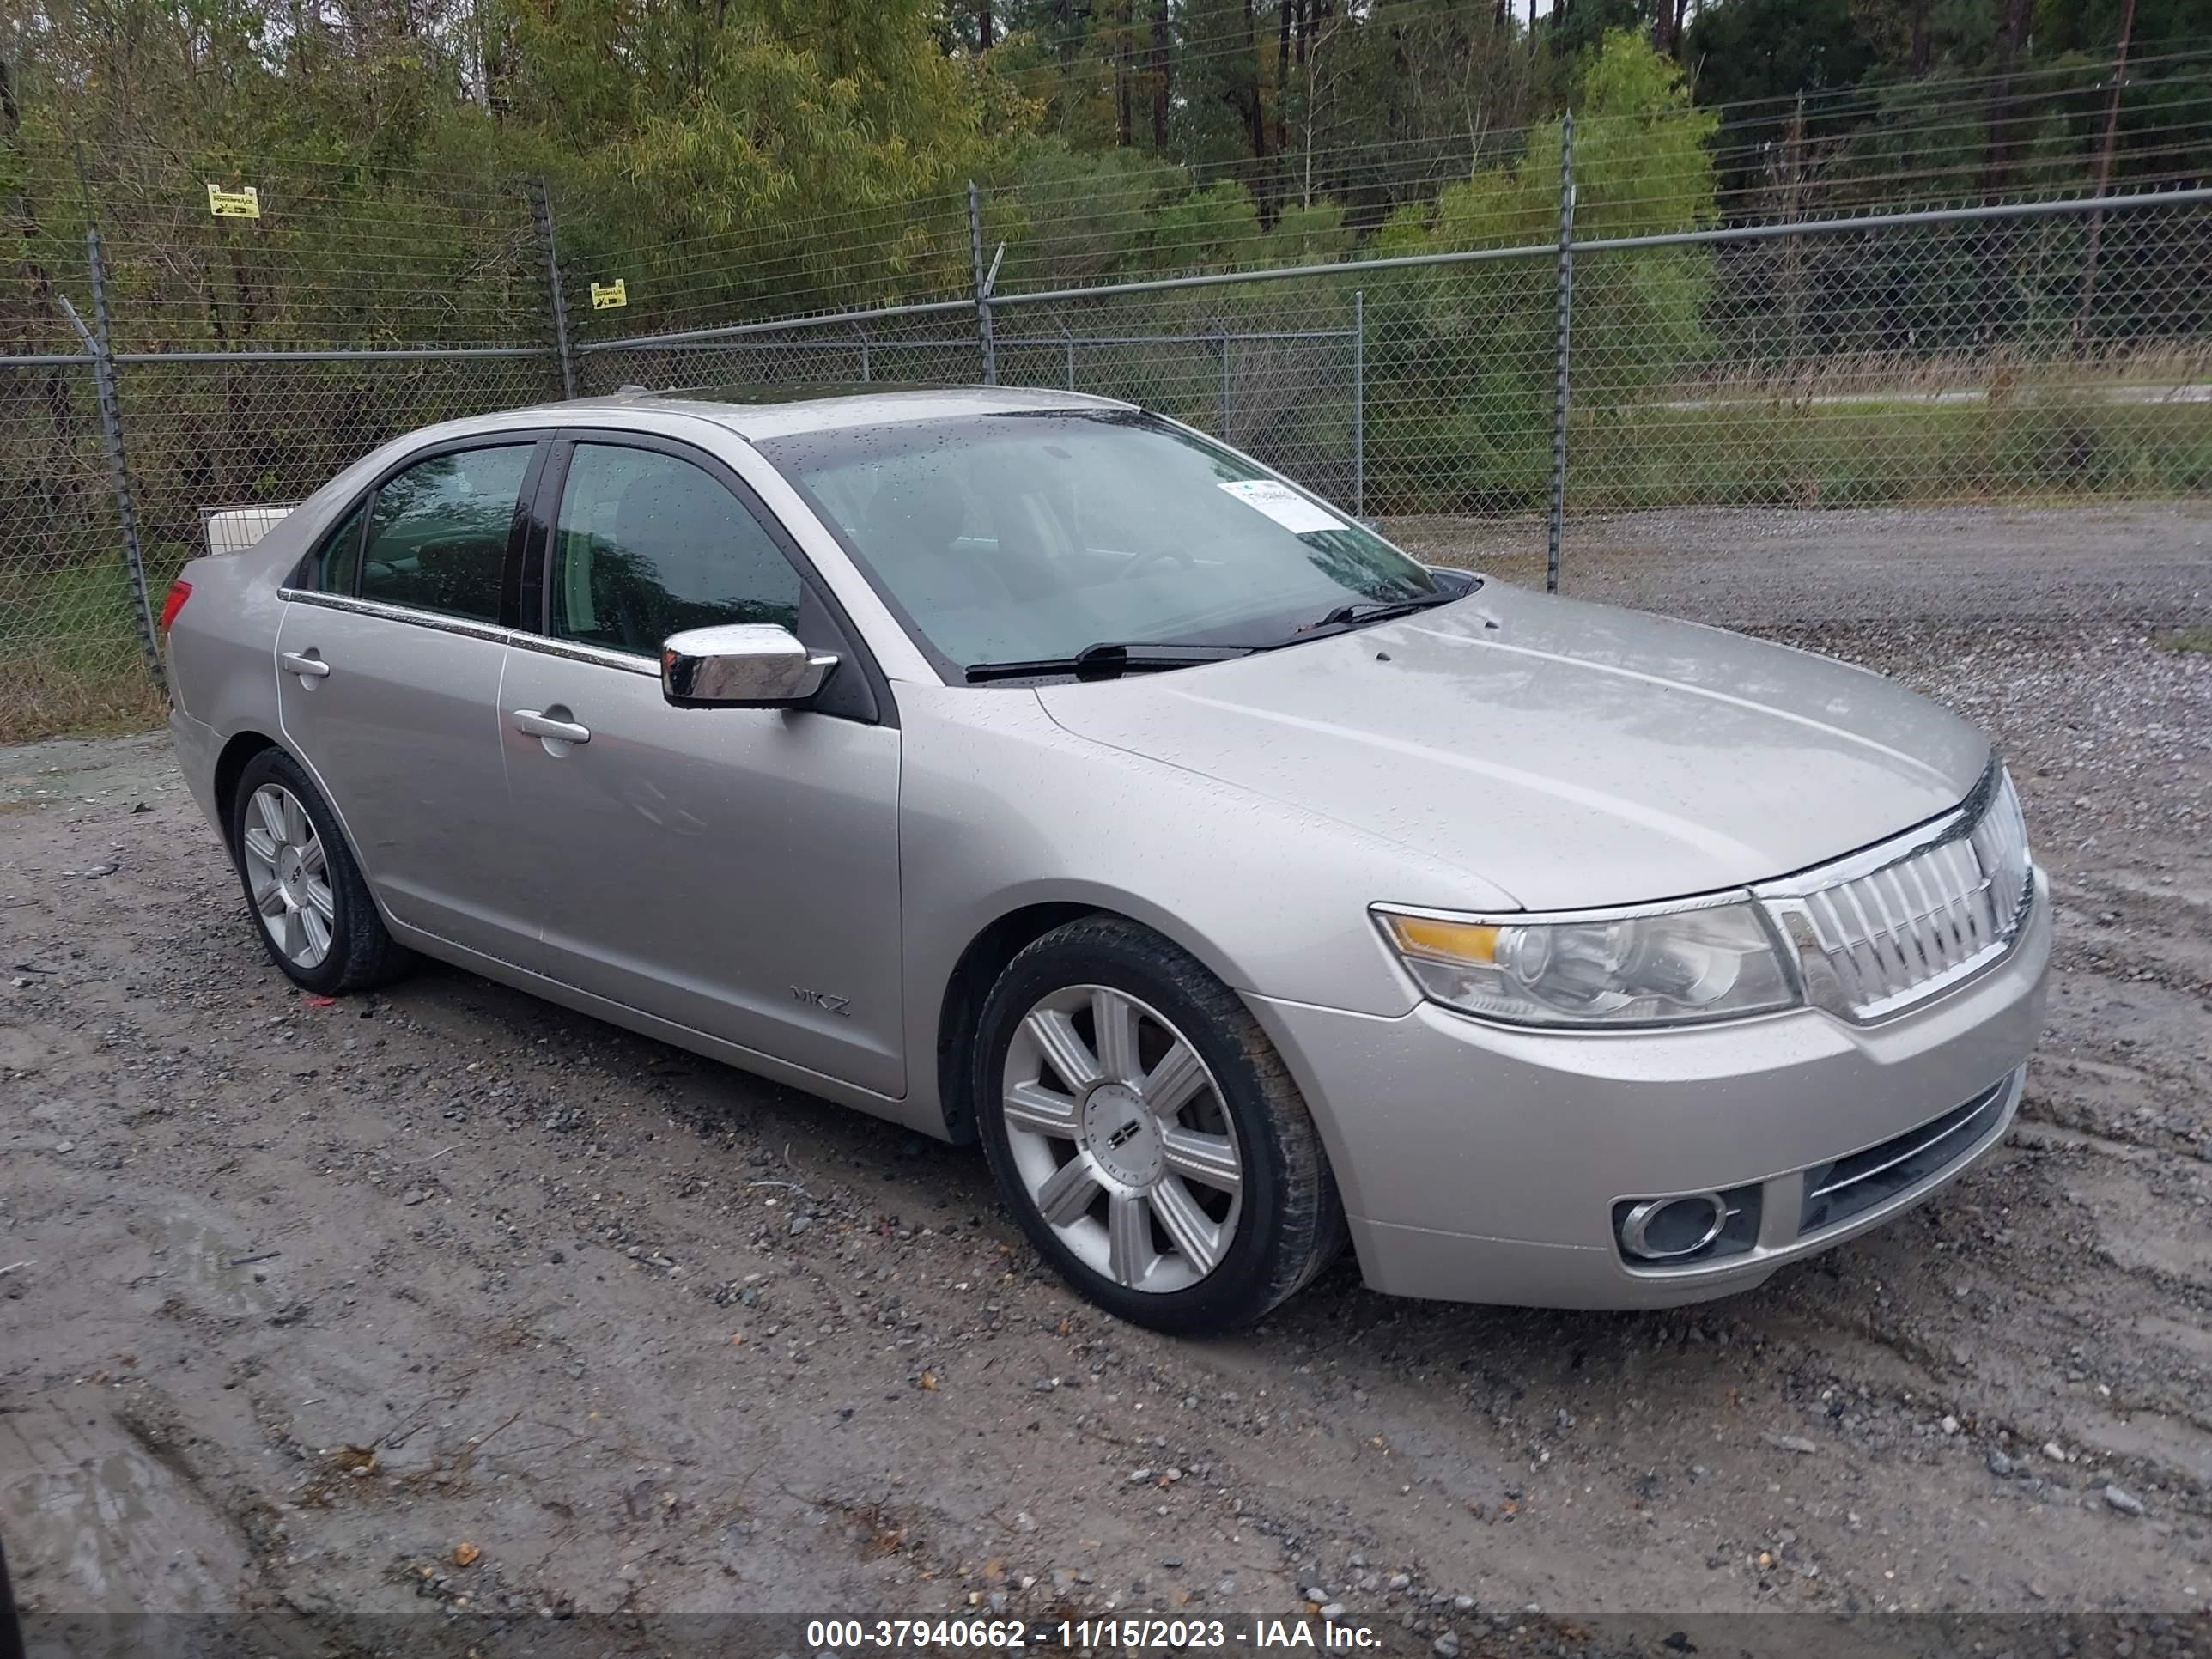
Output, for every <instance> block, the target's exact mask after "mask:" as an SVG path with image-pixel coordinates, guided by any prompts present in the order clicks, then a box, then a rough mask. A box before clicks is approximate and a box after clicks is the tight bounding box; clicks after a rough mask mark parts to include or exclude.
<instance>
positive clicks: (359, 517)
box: [315, 501, 368, 593]
mask: <svg viewBox="0 0 2212 1659" xmlns="http://www.w3.org/2000/svg"><path fill="white" fill-rule="evenodd" d="M367 522H368V502H366V501H364V502H362V504H361V505H360V506H359V507H356V508H354V510H353V511H352V512H350V513H347V514H346V515H345V519H344V521H343V523H341V524H340V525H339V526H338V527H337V529H336V530H333V531H332V532H331V533H330V534H329V536H327V537H326V538H324V541H323V544H322V546H321V547H319V548H318V549H317V550H316V553H315V569H316V578H315V586H316V587H317V588H318V589H319V591H320V592H325V593H350V592H353V591H354V588H355V586H356V584H357V583H358V582H359V581H360V580H361V529H362V526H363V525H364V524H366V523H367Z"/></svg>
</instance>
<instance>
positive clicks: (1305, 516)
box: [1221, 478, 1345, 536]
mask: <svg viewBox="0 0 2212 1659" xmlns="http://www.w3.org/2000/svg"><path fill="white" fill-rule="evenodd" d="M1221 487H1222V488H1223V489H1225V490H1227V491H1228V492H1229V493H1230V494H1231V495H1234V496H1235V497H1236V498H1237V500H1238V501H1242V502H1243V503H1244V505H1245V506H1247V507H1256V508H1258V509H1259V510H1260V511H1261V512H1262V513H1266V514H1267V516H1268V517H1269V518H1271V519H1273V520H1274V521H1275V522H1276V523H1277V524H1279V525H1280V526H1283V528H1284V529H1285V530H1287V531H1289V532H1291V534H1292V535H1294V536H1303V535H1304V534H1306V533H1307V532H1309V531H1314V530H1342V529H1344V528H1345V523H1344V520H1341V519H1340V518H1338V517H1337V516H1336V514H1335V513H1331V512H1330V511H1328V508H1326V507H1316V506H1315V505H1314V504H1313V503H1312V502H1311V501H1308V500H1307V499H1306V498H1305V497H1304V496H1303V495H1299V494H1298V492H1297V490H1295V489H1291V487H1290V485H1288V484H1280V483H1276V482H1275V481H1274V480H1273V478H1246V479H1241V480H1239V481H1237V483H1225V484H1223V485H1222V486H1221Z"/></svg>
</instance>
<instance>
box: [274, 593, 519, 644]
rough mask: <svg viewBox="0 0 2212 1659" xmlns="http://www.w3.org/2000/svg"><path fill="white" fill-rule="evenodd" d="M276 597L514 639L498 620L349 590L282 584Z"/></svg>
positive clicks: (445, 630) (473, 635)
mask: <svg viewBox="0 0 2212 1659" xmlns="http://www.w3.org/2000/svg"><path fill="white" fill-rule="evenodd" d="M276 597H277V598H278V599H282V600H283V601H284V602H285V603H286V604H287V605H320V606H322V607H323V608H324V609H325V610H326V611H352V612H353V613H354V614H355V615H356V616H359V617H381V618H382V619H383V620H384V621H386V622H397V623H414V624H415V625H416V627H418V628H435V629H437V630H438V631H439V632H440V633H441V634H459V635H462V636H463V637H464V638H466V639H472V640H489V641H491V642H492V643H493V644H495V645H510V644H512V643H513V641H514V630H513V629H511V628H507V627H503V626H501V624H500V623H486V622H478V621H477V620H476V619H475V618H474V617H450V616H447V615H446V614H445V613H444V612H443V611H418V610H416V608H415V607H414V606H412V605H388V604H386V602H385V601H384V600H382V599H357V598H356V597H355V596H354V595H353V594H351V593H325V592H320V591H319V590H318V589H315V588H309V587H289V586H286V587H279V588H278V589H277V590H276Z"/></svg>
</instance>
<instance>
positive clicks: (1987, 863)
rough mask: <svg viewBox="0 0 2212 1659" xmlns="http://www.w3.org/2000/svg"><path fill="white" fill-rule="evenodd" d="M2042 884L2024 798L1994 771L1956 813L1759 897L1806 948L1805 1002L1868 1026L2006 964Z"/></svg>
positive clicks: (1802, 954)
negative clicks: (2036, 886)
mask: <svg viewBox="0 0 2212 1659" xmlns="http://www.w3.org/2000/svg"><path fill="white" fill-rule="evenodd" d="M2033 879H2034V871H2033V866H2032V864H2031V863H2030V861H2029V859H2028V852H2027V826H2026V824H2025V823H2023V822H2022V821H2021V811H2020V797H2019V796H2018V795H2017V794H2016V793H2015V792H2014V789H2013V785H2012V779H2011V778H2010V777H2009V776H2008V775H2006V773H2005V772H2004V770H2003V769H2002V767H1992V768H1991V769H1990V774H1989V775H1988V776H1986V777H1985V778H1984V780H1983V782H1982V784H1981V786H1980V787H1978V788H1977V789H1976V790H1975V792H1974V793H1973V794H1972V796H1970V797H1969V798H1968V799H1967V800H1966V803H1965V804H1964V805H1962V806H1960V808H1959V810H1958V811H1955V812H1954V813H1951V814H1949V815H1948V817H1944V818H1942V819H1939V820H1937V821H1936V823H1933V824H1929V825H1926V826H1923V828H1922V829H1918V830H1916V831H1914V832H1913V833H1912V834H1911V835H1910V836H1902V837H1900V838H1899V840H1897V841H1895V842H1889V843H1887V844H1886V845H1884V846H1882V847H1880V848H1874V849H1872V850H1871V851H1869V852H1867V853H1862V854H1857V855H1855V856H1854V857H1852V858H1850V859H1847V860H1843V861H1841V862H1840V863H1838V864H1836V865H1831V866H1826V868H1825V869H1821V870H1814V871H1810V872H1807V873H1806V874H1805V875H1802V876H1800V877H1796V878H1793V879H1791V880H1790V881H1788V882H1784V883H1777V884H1773V885H1772V886H1771V887H1768V888H1765V889H1763V890H1761V891H1760V895H1759V896H1760V897H1761V899H1762V900H1763V901H1764V902H1765V903H1766V905H1767V907H1768V908H1769V910H1770V911H1771V912H1772V913H1773V915H1774V916H1775V919H1776V921H1778V922H1779V923H1780V924H1781V926H1782V927H1783V930H1784V933H1786V934H1787V935H1788V936H1789V937H1790V939H1791V941H1792V943H1793V944H1795V945H1796V947H1797V955H1798V961H1799V963H1800V966H1801V967H1802V969H1803V970H1804V974H1805V980H1806V991H1807V995H1808V999H1809V1000H1812V1001H1813V1002H1814V1003H1815V1004H1817V1005H1818V1006H1823V1007H1826V1008H1828V1009H1829V1010H1830V1011H1831V1012H1835V1013H1838V1014H1841V1015H1843V1016H1844V1018H1850V1019H1855V1020H1868V1019H1877V1018H1881V1017H1882V1016H1884V1015H1887V1014H1891V1013H1895V1012H1898V1011H1899V1010H1900V1009H1903V1008H1905V1007H1907V1006H1911V1004H1913V1003H1916V1002H1917V1001H1919V1000H1921V999H1923V997H1927V996H1931V995H1933V994H1935V993H1936V992H1937V991H1939V990H1941V989H1942V988H1943V987H1945V986H1948V985H1951V984H1954V983H1956V982H1957V981H1960V980H1961V979H1964V978H1966V976H1968V975H1971V974H1972V973H1973V972H1974V971H1976V970H1977V969H1980V968H1982V967H1984V966H1986V965H1987V964H1988V963H1991V962H1994V961H1996V959H1997V958H1998V957H2001V956H2002V955H2003V954H2004V953H2005V951H2006V950H2007V949H2008V947H2009V946H2010V945H2011V944H2012V941H2013V939H2014V938H2015V936H2016V935H2017V934H2018V933H2019V932H2020V927H2021V922H2022V921H2024V920H2025V919H2026V916H2027V906H2028V903H2029V901H2030V897H2031V896H2032V893H2033Z"/></svg>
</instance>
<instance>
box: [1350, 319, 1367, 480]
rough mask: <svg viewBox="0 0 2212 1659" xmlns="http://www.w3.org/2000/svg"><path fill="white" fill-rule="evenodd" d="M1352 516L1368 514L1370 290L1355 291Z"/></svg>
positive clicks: (1353, 326) (1353, 323)
mask: <svg viewBox="0 0 2212 1659" xmlns="http://www.w3.org/2000/svg"><path fill="white" fill-rule="evenodd" d="M1366 516H1367V290H1366V289H1364V288H1355V289H1352V517H1353V518H1355V519H1364V518H1365V517H1366Z"/></svg>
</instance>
